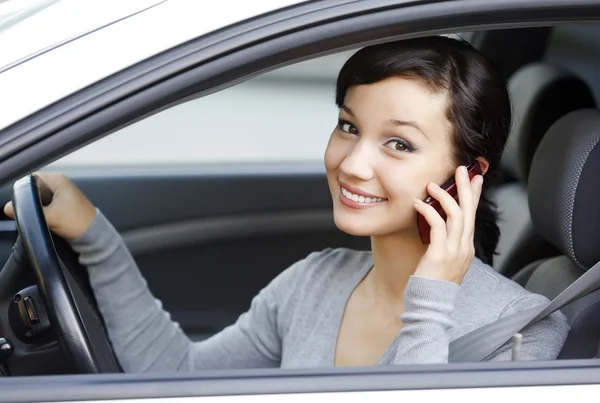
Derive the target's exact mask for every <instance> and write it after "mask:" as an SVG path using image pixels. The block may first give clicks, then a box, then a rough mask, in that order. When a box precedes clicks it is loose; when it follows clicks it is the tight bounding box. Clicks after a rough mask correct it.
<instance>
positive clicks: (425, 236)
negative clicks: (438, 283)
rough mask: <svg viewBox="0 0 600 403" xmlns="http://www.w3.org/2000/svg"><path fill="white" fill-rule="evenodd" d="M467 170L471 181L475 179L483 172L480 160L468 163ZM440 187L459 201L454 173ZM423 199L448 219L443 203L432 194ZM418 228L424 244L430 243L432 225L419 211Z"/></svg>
mask: <svg viewBox="0 0 600 403" xmlns="http://www.w3.org/2000/svg"><path fill="white" fill-rule="evenodd" d="M467 170H468V172H469V181H470V180H471V179H473V178H474V177H475V175H481V174H482V172H481V166H480V165H479V162H475V163H473V164H469V165H467ZM440 187H441V188H442V189H444V190H445V191H446V192H448V193H449V194H450V196H452V197H454V200H456V201H458V190H457V188H456V182H455V176H454V175H452V176H451V177H450V178H449V179H448V180H447V181H446V182H444V183H443V184H441V185H440ZM423 201H424V202H425V203H427V204H429V205H430V206H431V207H433V208H434V209H435V210H436V211H437V212H438V213H439V215H440V216H442V218H443V219H444V220H446V218H447V217H448V216H447V215H446V212H445V211H444V209H443V208H442V205H441V204H440V202H439V201H438V200H436V199H434V198H433V197H431V196H428V197H427V198H425V200H423ZM417 228H418V230H419V236H420V237H421V242H423V244H424V245H428V244H429V242H430V239H429V235H430V233H431V227H430V226H429V223H428V222H427V220H426V219H425V217H423V215H422V214H420V213H417Z"/></svg>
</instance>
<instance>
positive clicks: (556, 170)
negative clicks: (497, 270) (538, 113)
mask: <svg viewBox="0 0 600 403" xmlns="http://www.w3.org/2000/svg"><path fill="white" fill-rule="evenodd" d="M528 195H529V210H530V213H531V218H532V222H533V226H534V228H535V229H536V230H537V231H538V233H539V234H540V235H541V237H542V238H543V239H544V240H545V241H547V242H549V243H550V244H552V245H553V246H554V247H555V248H557V249H558V250H559V251H560V252H561V255H559V256H556V257H552V258H547V259H541V260H539V261H536V262H533V263H531V264H529V265H527V266H526V267H524V268H523V269H522V270H520V271H519V272H518V273H517V275H516V276H515V277H514V280H515V281H517V282H518V283H519V284H521V285H523V286H524V287H525V288H526V289H527V290H529V291H531V292H534V293H538V294H542V295H544V296H546V297H547V298H549V299H551V300H552V299H553V298H554V297H556V296H557V295H558V294H559V293H560V292H562V291H563V290H564V289H565V288H567V286H569V285H570V284H571V283H572V282H573V281H575V280H576V279H577V278H578V277H579V276H581V275H582V274H583V273H584V271H585V270H587V269H589V268H590V267H592V266H593V265H594V264H595V263H596V262H598V261H600V111H598V110H595V109H586V110H581V111H575V112H572V113H570V114H568V115H567V116H565V117H563V118H561V119H560V120H559V121H558V122H556V124H554V125H553V126H552V127H551V128H550V130H548V133H547V134H546V135H545V136H544V138H543V139H542V141H541V142H540V144H539V147H538V149H537V151H536V153H535V156H534V159H533V163H532V166H531V172H530V174H529V181H528ZM561 311H562V312H563V313H564V314H565V315H566V316H567V319H568V321H569V324H570V325H571V332H570V333H569V336H568V338H567V341H566V343H565V345H564V347H563V350H562V352H561V354H560V356H559V358H592V357H595V356H596V355H597V353H598V346H599V342H600V319H599V318H600V291H596V292H593V293H591V294H589V295H587V296H586V297H584V298H582V299H580V300H579V301H575V302H573V303H571V304H570V305H568V306H566V307H565V308H563V309H562V310H561Z"/></svg>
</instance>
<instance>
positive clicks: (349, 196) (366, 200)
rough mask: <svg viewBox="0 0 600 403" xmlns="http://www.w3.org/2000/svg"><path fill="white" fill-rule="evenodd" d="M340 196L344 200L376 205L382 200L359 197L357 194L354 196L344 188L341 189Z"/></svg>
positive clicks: (379, 198)
mask: <svg viewBox="0 0 600 403" xmlns="http://www.w3.org/2000/svg"><path fill="white" fill-rule="evenodd" d="M342 196H344V197H345V198H346V199H349V200H352V201H355V202H358V203H366V204H369V203H378V202H381V201H383V200H386V199H384V198H383V197H365V196H359V195H357V194H354V193H352V192H350V191H349V190H347V189H346V188H342Z"/></svg>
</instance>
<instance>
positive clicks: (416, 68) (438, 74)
mask: <svg viewBox="0 0 600 403" xmlns="http://www.w3.org/2000/svg"><path fill="white" fill-rule="evenodd" d="M390 77H406V78H414V79H415V80H419V81H422V82H423V83H424V84H425V85H426V86H427V87H428V88H429V89H431V90H432V91H434V92H436V93H439V92H440V91H447V92H448V95H449V100H450V104H449V106H448V110H447V112H446V116H447V118H448V120H449V121H450V123H451V124H452V127H453V133H452V141H453V144H454V150H455V155H454V159H455V161H456V164H457V165H458V164H467V163H469V162H471V161H473V159H474V158H476V157H478V156H483V157H484V158H485V159H487V160H488V162H489V168H488V171H487V172H486V175H485V178H486V179H485V180H484V185H483V193H482V197H481V200H480V202H479V207H478V208H477V216H476V219H475V255H476V256H477V257H479V258H480V259H481V260H483V261H484V262H486V263H488V264H490V265H491V264H492V262H493V257H494V253H495V251H496V247H497V245H498V240H499V238H500V230H499V228H498V224H497V222H496V220H497V217H498V214H497V212H496V206H495V205H494V203H493V202H492V201H491V200H490V199H489V198H488V195H487V190H488V189H489V186H490V183H493V182H494V174H495V172H496V168H497V167H498V164H499V163H500V156H501V154H502V150H503V149H504V145H505V143H506V140H507V138H508V134H509V131H510V123H511V107H510V99H509V95H508V90H507V83H506V80H505V79H504V78H503V77H502V76H501V75H500V73H499V72H498V71H497V70H496V69H495V68H494V67H493V66H492V64H491V62H490V61H489V60H487V59H486V58H485V57H484V56H483V55H482V54H481V53H479V52H478V51H477V50H475V49H474V48H473V47H472V46H471V45H470V44H469V43H467V42H465V41H462V40H458V39H452V38H449V37H445V36H431V37H425V38H416V39H409V40H403V41H396V42H389V43H383V44H379V45H373V46H369V47H366V48H363V49H361V50H359V51H358V52H357V53H355V54H354V55H353V56H352V57H351V58H350V59H349V60H348V61H347V62H346V63H345V64H344V66H343V67H342V69H341V71H340V74H339V76H338V79H337V86H336V95H335V101H336V104H337V105H338V107H341V106H342V105H343V103H344V98H345V96H346V91H348V89H349V88H350V87H353V86H356V85H361V84H373V83H376V82H379V81H382V80H384V79H386V78H390Z"/></svg>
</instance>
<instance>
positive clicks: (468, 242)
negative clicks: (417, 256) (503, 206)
mask: <svg viewBox="0 0 600 403" xmlns="http://www.w3.org/2000/svg"><path fill="white" fill-rule="evenodd" d="M455 175H456V176H455V178H456V187H457V191H458V200H459V203H457V202H456V200H454V198H453V197H452V196H451V195H450V194H448V192H446V191H445V190H443V189H442V188H441V187H439V186H438V185H436V184H434V183H430V184H429V185H428V186H427V191H428V192H429V194H430V195H431V196H432V197H433V198H434V199H437V200H438V201H439V202H440V204H441V206H442V208H443V209H444V211H445V212H446V214H447V216H448V218H447V220H446V221H444V219H443V218H442V217H441V216H440V214H439V213H438V212H437V211H436V210H435V209H434V208H433V207H431V206H429V205H428V204H426V203H424V202H423V201H422V200H419V199H417V200H415V209H416V210H417V212H419V213H421V214H422V215H423V217H425V219H426V220H427V222H428V223H429V225H430V226H431V233H430V244H429V246H428V248H427V251H426V252H425V254H424V255H423V257H422V258H421V260H420V261H419V264H418V265H417V269H416V271H415V276H419V277H429V278H434V279H439V280H446V281H451V282H453V283H456V284H460V283H461V282H462V280H463V278H464V276H465V274H466V273H467V270H468V268H469V265H470V264H471V261H472V260H473V257H474V256H475V245H474V240H473V238H474V234H475V213H476V212H477V206H478V204H479V198H480V196H481V189H482V185H483V176H481V175H477V176H475V177H474V178H473V179H472V180H471V181H469V175H468V172H467V169H466V168H465V167H464V166H460V167H458V168H457V169H456V173H455Z"/></svg>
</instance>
